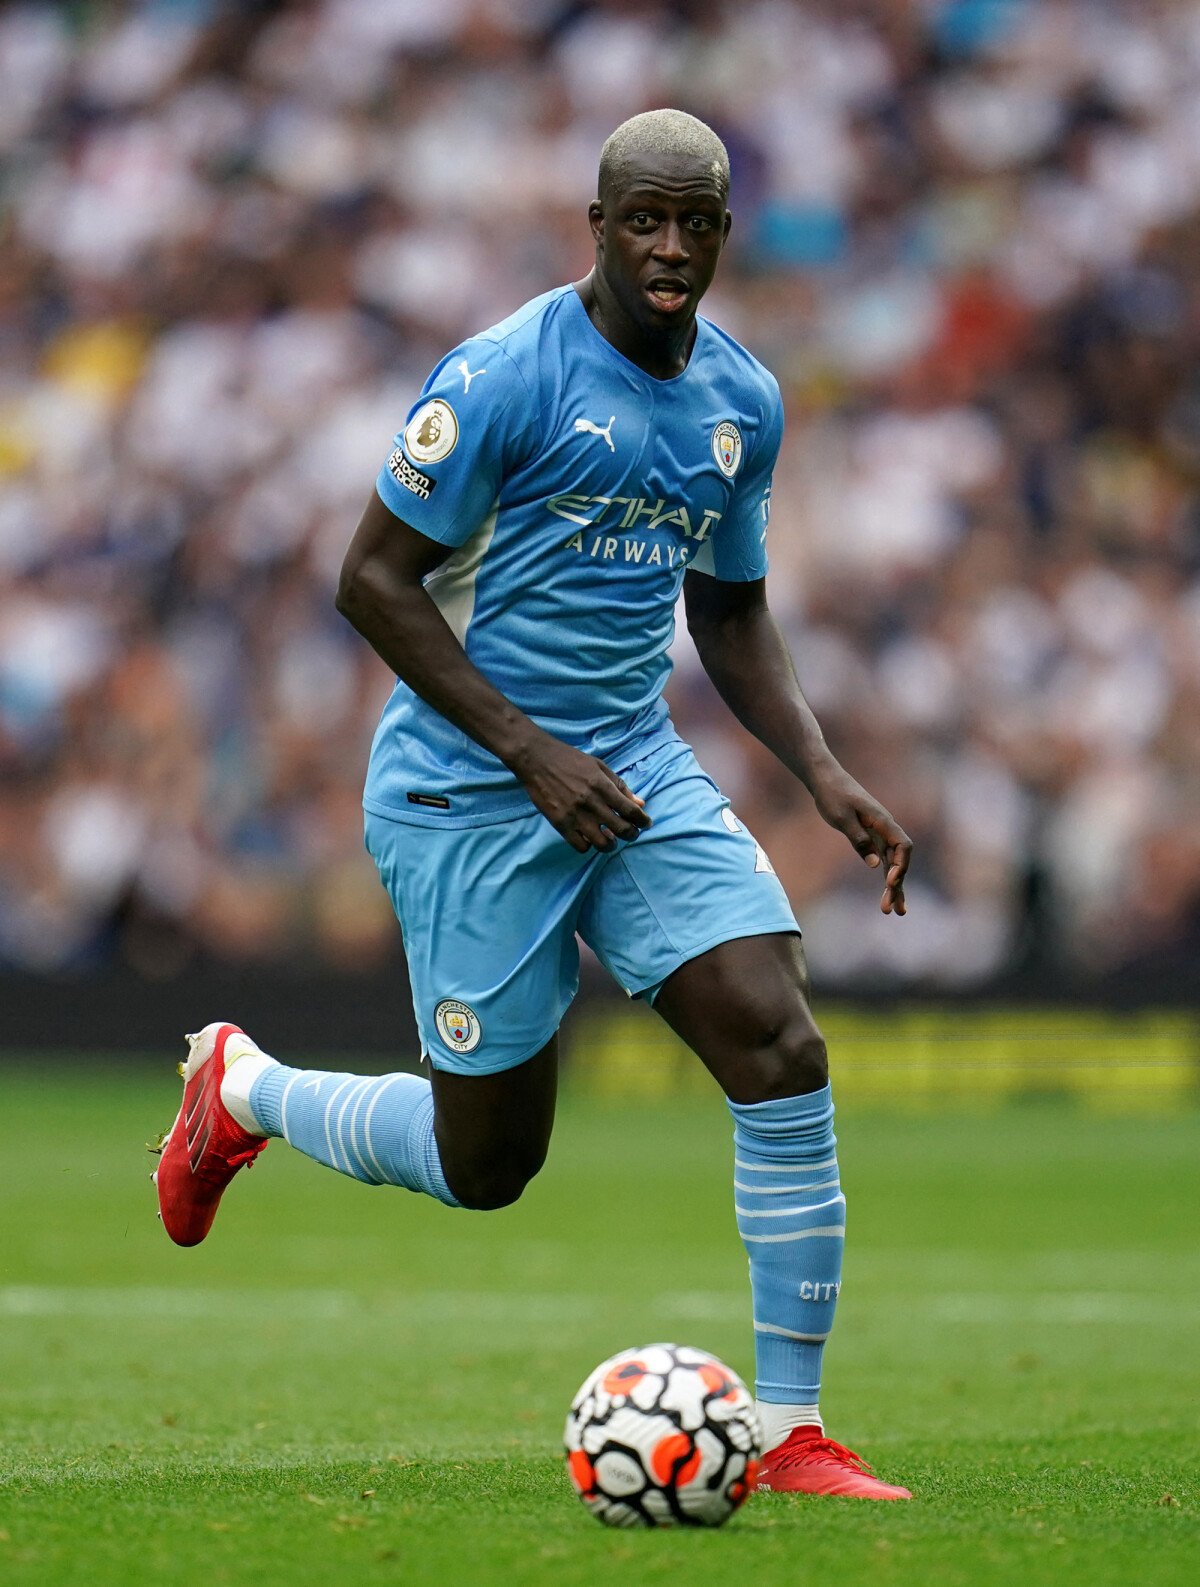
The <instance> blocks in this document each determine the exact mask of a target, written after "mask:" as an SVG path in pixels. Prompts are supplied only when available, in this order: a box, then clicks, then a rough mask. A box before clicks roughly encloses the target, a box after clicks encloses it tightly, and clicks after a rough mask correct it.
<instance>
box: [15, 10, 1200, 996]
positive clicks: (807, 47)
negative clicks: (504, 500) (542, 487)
mask: <svg viewBox="0 0 1200 1587" xmlns="http://www.w3.org/2000/svg"><path fill="white" fill-rule="evenodd" d="M661 104H673V105H679V106H681V107H683V108H685V109H688V110H691V111H693V112H694V113H696V114H697V115H700V116H702V117H703V118H704V119H706V120H708V121H709V122H710V123H711V124H712V125H713V126H715V127H716V129H717V130H718V131H719V132H720V133H721V135H722V136H723V137H724V139H725V141H726V143H727V145H728V147H729V150H730V154H731V159H732V164H733V196H732V200H731V208H732V209H733V211H734V228H733V232H732V236H731V240H730V245H729V249H728V252H727V254H726V258H725V262H724V264H723V266H722V272H721V274H720V275H719V277H718V282H717V286H716V287H715V288H714V290H713V292H712V294H711V296H710V299H709V300H708V303H707V306H706V312H708V313H709V314H710V315H711V317H712V318H713V319H715V320H716V321H717V322H718V323H720V324H722V325H724V326H726V327H727V328H728V329H729V330H731V331H732V332H733V333H734V334H735V335H736V336H738V337H739V338H740V339H741V340H743V341H744V342H745V343H746V344H747V345H748V346H749V347H750V348H751V349H752V350H753V351H754V352H756V353H757V354H758V355H759V356H760V357H761V358H762V359H763V360H764V361H765V362H766V363H767V364H768V365H769V366H770V367H771V368H772V369H773V370H774V371H775V373H776V374H777V376H778V378H779V380H780V383H781V385H782V387H783V390H784V396H785V402H786V406H787V417H788V428H787V434H786V436H785V440H784V449H783V453H782V455H781V459H780V465H779V469H778V472H777V474H776V478H775V488H774V495H773V512H772V522H771V537H770V547H771V554H772V575H771V581H770V590H771V598H772V603H773V605H774V607H775V609H776V611H777V613H778V615H779V616H780V619H781V621H782V622H783V624H784V626H785V628H786V630H787V632H788V635H789V637H790V639H791V641H792V644H793V647H794V651H795V655H796V659H797V666H798V670H799V674H800V677H801V681H802V683H803V685H804V687H805V690H806V692H807V694H808V696H809V698H810V700H811V701H812V703H813V705H814V707H815V709H816V710H817V712H818V714H819V716H820V717H821V720H822V722H823V723H824V725H825V728H826V732H827V735H828V737H829V738H830V740H831V742H832V743H833V744H834V746H835V748H836V749H837V750H838V752H839V753H840V755H841V756H842V758H843V759H844V760H845V762H846V764H847V765H848V767H849V768H850V769H851V770H852V771H853V772H854V773H855V775H857V776H858V777H859V778H860V780H862V781H863V782H864V783H866V785H867V786H868V787H870V788H871V789H872V790H873V791H874V792H876V793H877V794H878V795H879V797H881V798H882V799H883V800H884V801H885V802H886V803H888V804H889V805H890V806H891V808H892V809H893V810H894V812H895V813H896V814H897V816H898V817H899V818H900V819H901V820H902V821H903V822H904V824H905V825H906V826H907V827H908V828H909V830H910V831H911V833H912V835H913V837H914V838H915V839H916V841H917V845H918V860H917V865H916V868H915V871H914V874H913V878H912V884H911V887H910V889H909V907H910V914H909V918H908V920H907V921H905V922H897V921H895V920H887V919H885V918H884V917H883V916H882V915H880V914H879V913H878V911H877V906H876V898H877V893H878V885H877V881H876V879H875V878H874V877H873V876H872V875H871V874H870V873H869V872H867V871H865V870H864V869H863V867H862V865H861V862H860V861H859V860H857V858H856V857H855V856H854V854H853V853H852V852H851V851H850V850H849V848H848V846H847V845H846V844H845V842H844V840H843V839H841V838H840V837H838V836H837V835H836V834H834V833H831V832H829V831H828V830H827V829H825V828H824V827H823V826H822V825H821V823H820V821H819V820H818V819H817V817H816V816H815V815H814V814H813V813H812V811H811V807H810V806H809V805H808V803H807V801H806V796H804V795H803V792H802V791H798V790H797V789H796V787H795V785H794V784H792V783H791V781H790V780H789V778H788V777H787V776H786V775H785V774H784V773H782V772H781V771H780V770H779V768H778V767H776V766H775V765H774V764H773V763H772V762H771V760H770V758H769V757H768V756H767V755H766V753H765V752H763V751H761V750H760V749H759V748H758V747H757V746H755V745H754V744H752V743H751V742H750V741H749V740H748V739H747V738H746V736H745V735H744V734H742V733H741V731H740V730H739V729H737V728H736V727H735V726H734V724H733V723H732V722H731V720H730V719H729V717H728V715H727V713H725V712H724V709H723V707H721V706H720V705H719V704H718V703H717V702H716V701H715V699H714V697H713V695H712V692H711V690H710V689H709V687H708V685H707V683H706V681H705V680H704V679H703V677H702V676H701V675H700V673H699V670H698V666H697V664H696V661H695V656H694V653H693V652H691V650H690V649H689V646H688V644H687V641H686V637H685V636H681V638H680V641H679V643H678V645H677V661H676V675H675V678H674V679H673V682H672V686H671V698H672V703H673V709H674V712H675V717H676V721H677V723H678V725H679V727H680V730H681V731H682V732H683V733H684V735H685V736H687V737H689V738H691V739H692V741H693V742H694V743H695V744H696V746H697V749H698V751H699V754H700V757H701V759H702V761H704V763H705V764H706V765H707V766H708V767H709V769H710V770H711V771H712V772H713V773H714V775H715V776H716V777H717V778H718V780H719V781H720V782H721V783H722V785H723V786H724V787H725V789H726V791H727V792H728V793H729V794H730V796H731V797H732V799H733V801H734V805H735V808H736V810H737V811H738V813H739V815H740V816H741V817H742V818H743V820H744V821H745V822H746V824H747V825H748V826H749V827H750V828H751V830H753V831H754V832H755V834H756V836H757V837H758V838H759V839H760V841H761V842H762V843H763V844H764V846H765V847H766V848H767V850H768V852H769V853H770V854H771V856H772V858H773V860H774V863H775V865H776V868H777V870H778V871H779V873H780V875H781V876H782V878H783V880H784V882H785V884H786V886H787V887H788V889H789V892H790V893H791V896H792V898H793V901H794V903H795V905H796V907H797V910H798V913H799V915H800V918H801V920H802V922H803V923H804V925H805V928H806V933H807V937H808V944H809V953H810V958H811V960H812V962H813V964H814V967H815V969H816V971H817V974H818V976H819V979H820V981H821V983H822V984H824V985H827V986H828V985H832V986H837V985H841V984H860V985H861V984H863V983H864V982H873V983H874V984H887V985H900V986H905V985H921V986H926V987H935V988H937V987H946V988H960V987H974V986H987V985H989V984H992V983H993V982H994V980H995V978H997V977H1000V976H1004V975H1005V974H1007V973H1009V972H1011V971H1013V970H1014V968H1019V967H1020V966H1023V965H1025V966H1028V965H1029V964H1032V963H1037V964H1040V965H1041V966H1042V967H1043V968H1048V970H1049V972H1050V973H1052V974H1061V975H1063V976H1066V977H1071V976H1078V975H1085V976H1089V977H1095V978H1098V979H1100V980H1107V979H1109V978H1111V977H1113V976H1115V975H1120V974H1122V973H1123V972H1127V971H1128V972H1133V971H1136V967H1137V965H1138V964H1139V963H1144V962H1146V961H1147V957H1148V956H1153V955H1154V954H1155V953H1156V952H1160V951H1166V950H1177V949H1178V947H1179V945H1180V944H1181V943H1187V942H1189V941H1192V942H1197V945H1198V946H1200V821H1198V819H1197V818H1198V816H1200V535H1198V520H1197V508H1196V492H1195V486H1196V482H1197V477H1198V475H1200V360H1198V356H1197V355H1198V354H1200V272H1198V268H1197V263H1196V261H1197V259H1198V258H1200V5H1197V4H1196V3H1194V0H1178V3H1176V0H796V3H792V0H741V3H735V0H724V3H721V0H712V3H704V0H695V3H676V4H667V3H664V4H659V5H655V4H632V3H625V0H580V3H569V0H528V3H520V4H518V3H507V0H388V3H387V4H383V3H379V0H299V3H268V0H259V3H254V4H232V3H222V0H141V3H133V0H131V3H127V4H102V3H99V0H94V3H92V0H79V3H76V4H72V5H70V6H62V5H50V4H11V5H8V6H5V7H4V8H3V10H0V349H2V357H0V966H4V967H7V968H9V969H10V970H12V969H13V968H17V969H22V968H26V969H36V970H47V969H58V968H75V967H88V966H91V965H94V964H104V963H109V962H113V961H126V962H129V963H132V964H134V965H135V966H137V967H138V968H139V969H140V970H141V971H142V972H143V973H144V974H146V975H154V976H167V975H171V974H174V973H177V972H178V971H180V970H181V969H183V968H184V967H186V966H187V965H188V964H189V963H191V962H193V961H195V960H200V961H203V960H206V959H216V960H237V961H241V962H258V963H269V962H271V961H274V960H280V959H288V960H293V959H296V958H299V959H300V960H302V961H305V962H311V963H314V964H319V963H326V964H332V965H334V966H340V967H354V968H369V967H370V966H372V965H379V964H382V963H384V962H389V961H391V960H392V958H393V957H394V955H395V953H396V951H397V935H398V934H397V931H396V928H395V926H394V923H393V921H392V917H391V911H390V907H389V905H388V903H387V900H386V898H385V895H384V893H383V891H382V889H381V888H380V887H379V886H378V883H377V881H376V879H375V875H374V870H373V867H372V866H371V864H370V861H369V860H368V859H367V857H366V855H365V854H364V852H363V848H362V837H361V814H360V806H359V800H360V792H361V782H362V776H363V771H364V767H365V762H366V754H367V748H368V745H369V742H370V737H371V733H372V731H373V728H374V725H375V721H376V719H377V716H378V713H379V710H380V707H381V705H382V702H383V699H384V697H385V695H386V692H387V689H388V687H389V685H390V679H389V678H388V676H387V674H386V669H385V668H384V667H383V666H382V664H381V663H380V662H378V661H377V660H376V659H375V658H374V657H373V656H372V655H371V654H370V653H369V651H368V650H367V649H366V647H365V646H364V645H363V644H362V643H361V642H360V641H359V640H358V639H357V638H356V637H355V636H354V635H353V634H352V633H351V631H350V630H349V628H348V627H347V626H346V625H345V624H344V623H343V621H342V619H341V618H340V617H339V616H338V615H337V613H336V612H335V611H334V608H333V604H332V592H333V588H334V584H335V581H336V576H337V570H338V567H339V564H340V559H341V555H342V552H343V549H344V547H345V544H346V542H347V540H348V538H349V535H350V533H351V531H352V529H353V526H354V524H355V522H356V520H357V517H358V514H359V512H360V510H361V508H362V506H363V505H364V503H365V500H366V498H367V496H368V494H369V491H370V488H371V482H372V480H373V479H374V476H375V473H376V470H377V469H378V467H379V464H380V462H381V460H382V458H383V457H384V456H385V455H386V453H387V451H388V449H389V445H390V440H391V436H392V434H393V432H394V431H395V430H396V429H397V428H398V427H399V425H400V424H401V422H402V419H403V416H404V414H405V412H406V410H407V408H408V407H409V405H410V403H411V401H412V399H413V396H414V395H415V393H416V391H417V389H418V388H419V386H420V384H421V382H422V381H423V379H424V377H425V375H426V373H427V372H428V369H429V368H430V367H431V366H432V364H433V363H434V362H435V361H436V360H437V359H438V358H440V356H441V355H442V353H443V352H444V351H445V350H446V349H447V348H448V347H449V346H450V345H452V344H453V343H454V342H455V341H456V340H458V339H459V338H460V337H462V336H464V335H466V334H469V333H470V332H472V331H474V330H476V329H479V328H481V327H483V326H485V325H488V324H490V323H492V322H493V321H495V320H496V319H499V318H501V317H502V316H503V315H505V314H506V313H508V312H509V311H510V310H511V309H513V308H514V307H516V306H517V305H518V304H520V303H521V302H522V301H524V300H525V299H527V298H529V297H532V296H533V295H535V294H536V293H538V292H541V291H544V290H546V289H548V288H549V287H551V286H554V285H557V284H559V283H560V282H563V281H567V280H570V279H572V278H576V277H578V276H580V275H582V274H583V273H584V272H585V271H586V270H587V268H588V266H589V239H588V235H587V230H586V222H585V208H586V204H587V201H588V199H589V198H590V197H591V196H592V193H593V191H594V182H595V168H596V162H597V157H598V153H599V148H600V145H601V143H602V141H603V139H604V137H605V136H606V135H607V133H608V132H609V131H611V130H612V128H613V127H614V126H615V125H616V124H617V123H618V122H619V121H621V120H622V119H624V118H625V117H626V116H627V115H630V114H633V113H635V112H637V111H639V110H642V109H646V108H650V107H653V106H656V105H661Z"/></svg>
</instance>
